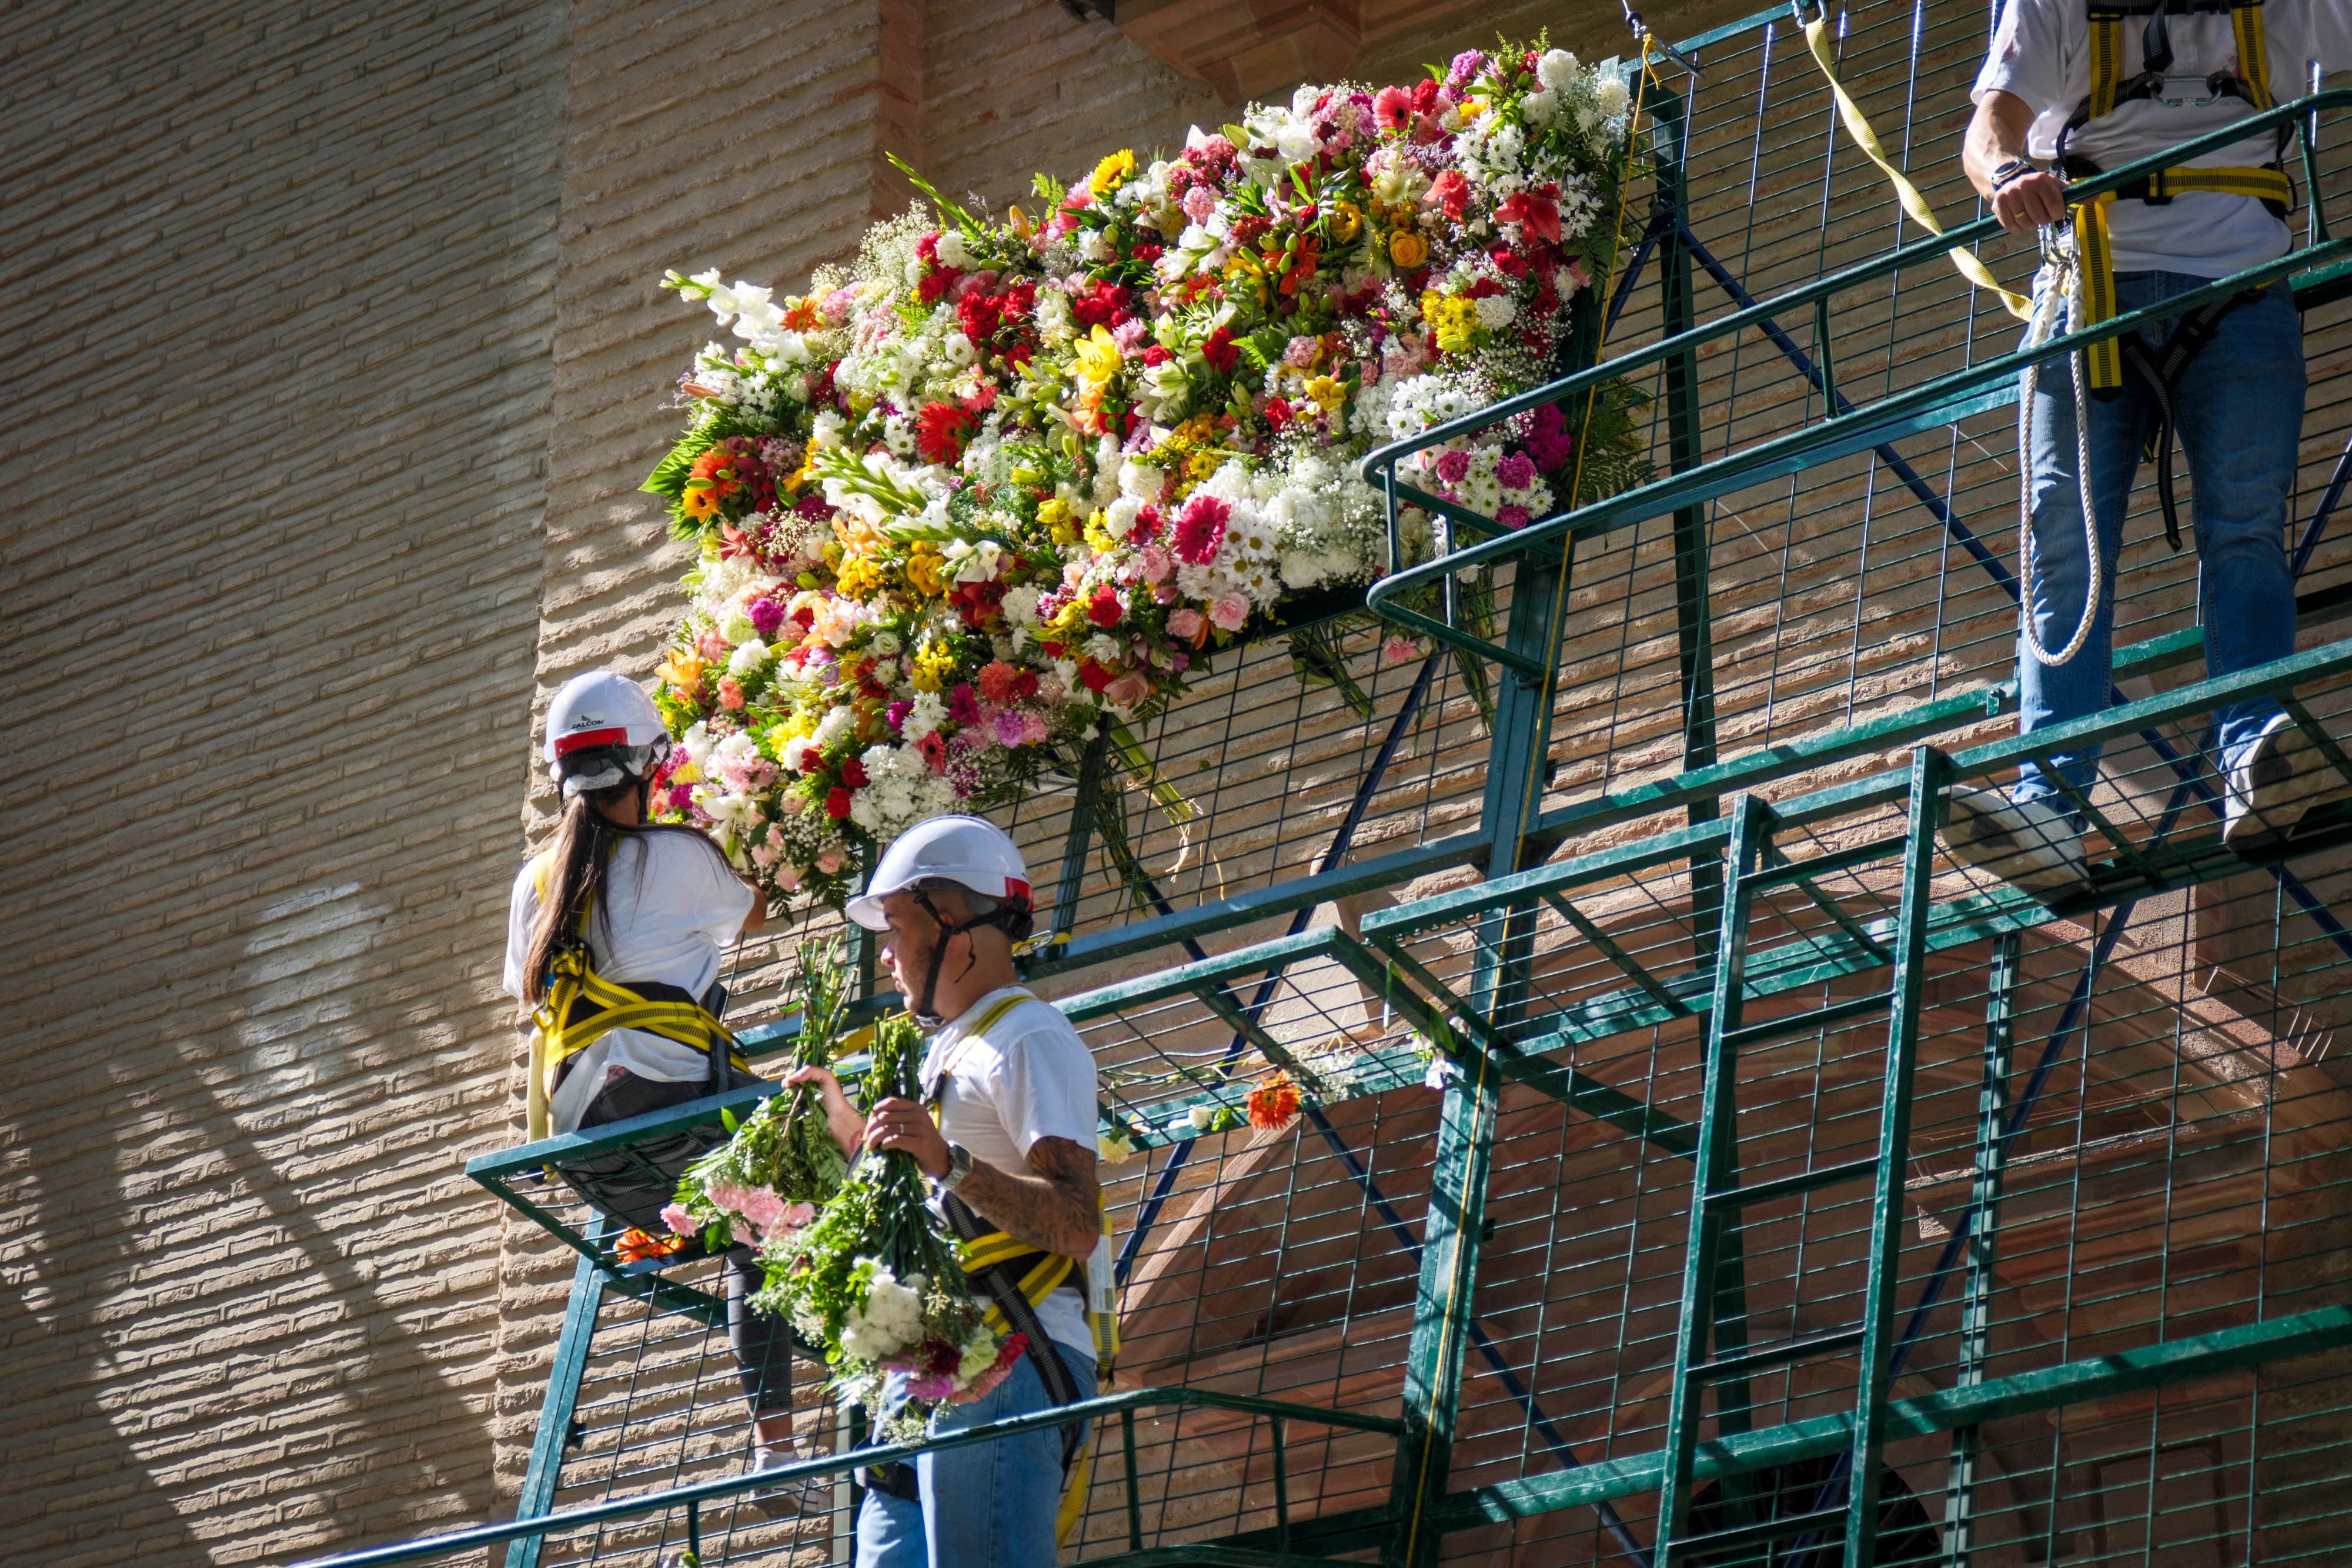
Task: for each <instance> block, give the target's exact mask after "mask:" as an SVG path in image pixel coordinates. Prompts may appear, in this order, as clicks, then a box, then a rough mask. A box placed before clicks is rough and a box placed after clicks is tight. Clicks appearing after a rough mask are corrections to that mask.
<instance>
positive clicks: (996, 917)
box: [848, 817, 1031, 1030]
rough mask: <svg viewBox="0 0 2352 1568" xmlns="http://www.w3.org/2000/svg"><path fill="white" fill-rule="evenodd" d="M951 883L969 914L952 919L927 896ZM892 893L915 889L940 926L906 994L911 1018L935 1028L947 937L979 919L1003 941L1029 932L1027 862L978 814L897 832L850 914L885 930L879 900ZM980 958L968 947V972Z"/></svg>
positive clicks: (938, 1019) (970, 927)
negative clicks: (914, 983) (1001, 935)
mask: <svg viewBox="0 0 2352 1568" xmlns="http://www.w3.org/2000/svg"><path fill="white" fill-rule="evenodd" d="M950 886H953V887H958V888H961V889H962V890H963V891H964V892H965V893H966V894H969V895H970V897H969V898H968V900H967V901H966V902H967V903H968V904H970V906H971V907H970V912H969V913H968V915H966V916H965V918H963V919H961V920H959V921H955V922H953V923H950V921H949V919H948V917H947V915H944V914H942V913H941V912H940V907H939V905H938V904H934V903H933V902H932V901H931V895H930V893H929V889H931V888H935V887H950ZM893 893H910V894H914V896H915V902H916V903H917V904H919V905H920V906H921V907H922V909H923V910H924V911H925V913H927V914H929V915H930V917H931V919H932V921H933V922H934V923H935V924H936V925H938V926H939V936H938V937H937V939H936V940H934V941H933V942H932V943H931V956H930V960H929V963H928V964H927V965H926V966H925V967H924V971H923V980H922V984H921V985H920V986H919V987H917V988H916V991H915V994H914V995H913V996H911V997H909V998H907V1007H908V1011H909V1012H910V1013H912V1014H913V1015H914V1019H915V1022H916V1023H917V1024H919V1025H920V1026H921V1027H922V1028H924V1029H927V1030H938V1029H939V1028H940V1027H941V1026H942V1025H943V1024H945V1023H946V1021H947V1020H946V1019H944V1018H943V1017H941V1016H940V1013H939V1012H938V1011H937V1010H936V1009H935V1006H934V1004H935V1002H936V999H937V998H938V994H939V988H940V963H941V961H942V960H944V959H945V958H946V957H947V952H948V944H949V942H950V941H951V940H953V939H954V938H955V937H957V936H962V935H964V934H965V933H967V932H971V931H976V930H978V929H979V928H980V927H981V926H983V925H993V926H995V927H996V928H997V929H998V930H1000V931H1002V932H1003V933H1004V935H1005V937H1006V939H1007V940H1009V941H1013V942H1019V941H1021V940H1022V939H1023V938H1024V937H1025V936H1028V935H1029V924H1030V920H1031V913H1030V907H1029V868H1028V867H1027V866H1025V865H1023V864H1022V863H1021V852H1020V851H1019V850H1016V849H1014V848H1013V841H1012V840H1011V839H1009V838H1006V837H1005V836H1004V831H1003V829H1001V828H999V827H997V825H996V824H995V823H993V822H988V821H982V820H981V819H980V818H978V817H932V818H930V819H929V820H928V821H920V822H917V823H916V824H915V825H914V826H913V827H911V828H909V829H908V830H907V831H905V832H903V833H901V834H899V835H898V838H897V839H896V840H895V841H892V843H891V845H890V847H889V848H888V849H887V850H885V851H883V852H882V863H881V864H879V865H877V866H876V867H875V868H874V875H873V876H872V878H871V879H869V880H868V881H867V883H866V891H865V892H864V893H863V894H859V895H858V896H857V897H856V898H853V899H851V900H850V901H849V910H848V913H849V917H850V918H851V919H852V920H855V921H856V922H857V924H859V925H863V926H865V927H866V929H867V930H868V931H882V930H887V928H888V926H889V924H890V923H889V920H888V919H887V916H885V915H884V914H883V912H882V900H883V898H884V896H885V895H886V894H893ZM978 957H979V954H978V952H977V951H976V950H974V951H967V953H966V955H965V957H964V969H965V971H966V972H967V973H969V972H970V971H971V966H972V964H973V963H974V962H976V961H977V959H978Z"/></svg>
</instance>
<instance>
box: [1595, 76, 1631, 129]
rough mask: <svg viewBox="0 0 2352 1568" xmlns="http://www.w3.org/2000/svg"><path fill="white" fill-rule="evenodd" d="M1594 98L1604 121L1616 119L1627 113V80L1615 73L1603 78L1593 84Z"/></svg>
mask: <svg viewBox="0 0 2352 1568" xmlns="http://www.w3.org/2000/svg"><path fill="white" fill-rule="evenodd" d="M1592 98H1593V101H1594V104H1595V105H1596V106H1597V107H1598V108H1599V109H1600V110H1601V118H1602V119H1604V120H1614V119H1616V118H1617V117H1618V116H1619V115H1621V114H1622V113H1624V112H1625V78H1622V77H1620V76H1617V75H1615V74H1613V73H1612V74H1611V75H1609V76H1605V77H1602V78H1600V79H1599V80H1598V81H1596V82H1594V83H1593V84H1592Z"/></svg>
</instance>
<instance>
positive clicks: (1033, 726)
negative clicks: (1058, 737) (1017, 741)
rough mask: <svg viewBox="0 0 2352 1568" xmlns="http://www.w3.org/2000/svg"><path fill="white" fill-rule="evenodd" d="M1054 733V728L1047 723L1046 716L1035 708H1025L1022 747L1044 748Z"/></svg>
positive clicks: (1022, 715) (1023, 710) (1022, 724)
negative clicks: (1047, 739) (1048, 738)
mask: <svg viewBox="0 0 2352 1568" xmlns="http://www.w3.org/2000/svg"><path fill="white" fill-rule="evenodd" d="M1053 733H1054V727H1053V725H1052V724H1050V723H1048V722H1047V720H1046V718H1045V715H1044V714H1042V713H1039V712H1038V711H1037V710H1036V709H1035V708H1024V709H1022V710H1021V744H1022V745H1024V746H1043V745H1045V741H1046V738H1047V737H1050V736H1051V735H1052V734H1053Z"/></svg>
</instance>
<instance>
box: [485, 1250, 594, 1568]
mask: <svg viewBox="0 0 2352 1568" xmlns="http://www.w3.org/2000/svg"><path fill="white" fill-rule="evenodd" d="M603 1305H604V1266H603V1265H602V1264H600V1263H598V1262H597V1261H596V1260H595V1259H593V1258H590V1257H587V1256H586V1255H584V1254H583V1256H582V1257H581V1259H580V1261H579V1264H578V1265H577V1266H576V1267H575V1268H573V1270H572V1297H571V1300H570V1301H568V1302H566V1303H565V1305H564V1309H563V1327H562V1331H561V1332H560V1333H557V1335H556V1337H555V1363H554V1364H553V1365H552V1366H551V1367H549V1368H548V1372H547V1397H546V1399H544V1400H543V1401H541V1405H540V1407H539V1429H538V1430H537V1431H536V1432H534V1433H533V1434H532V1435H531V1440H530V1467H529V1468H528V1469H525V1470H524V1471H523V1478H522V1491H521V1493H520V1495H519V1496H517V1497H516V1499H515V1511H514V1516H515V1517H516V1518H517V1519H533V1518H536V1517H538V1516H539V1515H541V1514H543V1513H546V1512H548V1511H550V1510H551V1509H552V1508H553V1507H554V1504H555V1480H556V1477H557V1475H558V1474H559V1473H560V1472H561V1471H562V1469H563V1451H564V1449H565V1448H569V1447H570V1446H571V1442H572V1411H574V1410H575V1409H577V1408H579V1404H580V1382H581V1379H582V1378H583V1376H584V1375H586V1373H587V1371H588V1344H589V1341H590V1340H592V1339H593V1338H594V1337H595V1333H596V1310H597V1309H598V1308H599V1307H601V1306H603ZM545 1540H546V1537H545V1536H541V1535H524V1536H519V1537H517V1538H516V1540H515V1542H514V1543H513V1545H511V1546H509V1548H508V1549H507V1568H539V1553H540V1547H541V1542H544V1541H545Z"/></svg>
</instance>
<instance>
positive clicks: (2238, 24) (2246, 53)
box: [2230, 0, 2277, 112]
mask: <svg viewBox="0 0 2352 1568" xmlns="http://www.w3.org/2000/svg"><path fill="white" fill-rule="evenodd" d="M2230 30H2231V32H2232V33H2235V34H2236V35H2237V37H2238V74H2239V75H2240V76H2241V77H2242V78H2244V80H2245V83H2246V85H2247V86H2248V87H2250V88H2252V89H2253V92H2254V109H2255V110H2256V111H2257V112H2260V111H2261V110H2265V109H2270V108H2272V107H2273V106H2274V105H2275V103H2276V101H2277V100H2276V99H2273V98H2272V97H2271V62H2270V52H2269V51H2270V45H2269V43H2268V41H2267V40H2266V39H2264V38H2263V7H2262V0H2255V3H2254V4H2253V5H2235V6H2232V7H2231V10H2230Z"/></svg>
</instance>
